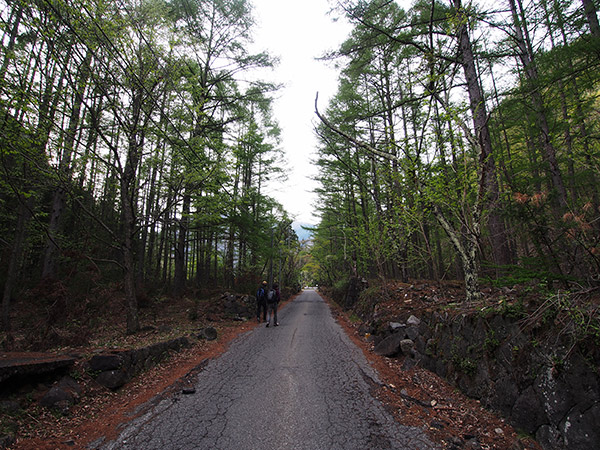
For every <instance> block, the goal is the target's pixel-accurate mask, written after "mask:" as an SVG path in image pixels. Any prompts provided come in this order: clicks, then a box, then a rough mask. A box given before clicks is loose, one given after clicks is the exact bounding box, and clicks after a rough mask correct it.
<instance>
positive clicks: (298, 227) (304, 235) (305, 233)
mask: <svg viewBox="0 0 600 450" xmlns="http://www.w3.org/2000/svg"><path fill="white" fill-rule="evenodd" d="M314 226H315V225H313V224H309V223H302V222H293V223H292V228H293V229H294V231H295V232H296V234H297V235H298V239H300V240H301V241H305V240H307V239H311V238H312V232H311V231H309V230H305V229H304V228H302V227H314Z"/></svg>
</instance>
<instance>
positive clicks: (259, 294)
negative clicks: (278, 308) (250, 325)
mask: <svg viewBox="0 0 600 450" xmlns="http://www.w3.org/2000/svg"><path fill="white" fill-rule="evenodd" d="M261 311H262V316H263V321H266V320H267V282H266V281H263V282H262V284H261V285H260V287H259V288H258V291H256V321H257V322H258V323H260V313H261Z"/></svg>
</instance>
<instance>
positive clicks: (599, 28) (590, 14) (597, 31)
mask: <svg viewBox="0 0 600 450" xmlns="http://www.w3.org/2000/svg"><path fill="white" fill-rule="evenodd" d="M581 2H582V3H583V9H584V11H585V16H586V17H587V20H588V24H589V25H590V33H591V34H592V36H594V37H600V24H599V23H598V14H597V12H596V5H594V1H593V0H581Z"/></svg>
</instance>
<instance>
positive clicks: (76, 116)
mask: <svg viewBox="0 0 600 450" xmlns="http://www.w3.org/2000/svg"><path fill="white" fill-rule="evenodd" d="M91 59H92V53H91V52H88V53H87V55H86V57H85V59H84V61H83V62H82V64H81V66H80V68H79V71H78V76H77V85H76V86H75V92H74V97H75V100H74V103H73V106H72V109H71V115H70V117H69V125H68V128H67V131H66V135H65V137H64V139H63V148H62V154H61V158H60V162H59V167H58V186H57V187H56V191H55V192H54V196H53V198H52V208H51V213H50V222H49V224H48V241H47V243H46V253H45V255H44V265H43V269H42V278H54V277H55V276H56V264H57V261H56V258H57V252H58V250H59V249H58V245H57V241H58V239H59V234H60V227H61V220H62V217H63V214H64V209H65V206H66V196H67V185H68V184H69V182H70V181H71V163H72V159H73V152H74V151H75V138H76V135H77V130H78V128H79V123H80V120H81V107H82V105H83V93H84V91H85V89H86V87H87V82H88V78H89V75H90V62H91Z"/></svg>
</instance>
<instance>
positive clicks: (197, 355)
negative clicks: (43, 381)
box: [0, 282, 540, 450]
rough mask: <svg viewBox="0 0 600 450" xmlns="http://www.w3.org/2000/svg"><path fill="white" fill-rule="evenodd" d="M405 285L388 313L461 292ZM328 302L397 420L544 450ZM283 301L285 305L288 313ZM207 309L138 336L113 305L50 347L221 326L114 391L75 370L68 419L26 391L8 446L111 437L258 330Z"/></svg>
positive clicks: (135, 340)
mask: <svg viewBox="0 0 600 450" xmlns="http://www.w3.org/2000/svg"><path fill="white" fill-rule="evenodd" d="M407 288H409V286H405V285H398V286H395V287H393V288H391V289H390V287H389V286H388V294H390V295H386V296H385V300H383V301H382V302H380V303H379V304H378V310H379V311H380V312H381V314H382V315H383V316H388V315H389V317H397V316H398V315H399V314H403V315H405V314H406V313H410V312H414V313H415V315H418V312H420V311H422V309H423V308H430V307H431V303H430V301H428V300H426V299H433V298H435V299H438V300H439V299H443V300H445V302H452V301H454V299H455V296H460V295H461V294H460V291H459V289H458V288H456V289H455V288H452V287H450V286H449V287H447V289H443V288H442V289H440V286H439V285H438V284H433V283H427V282H421V283H413V284H412V285H410V290H411V291H414V292H418V294H419V295H418V296H415V299H414V300H411V301H409V302H406V292H405V291H406V289H407ZM292 299H293V298H292ZM292 299H290V300H292ZM290 300H288V301H290ZM328 302H329V303H330V305H331V309H332V313H333V314H334V316H335V318H336V320H337V321H338V323H339V324H340V325H341V326H342V328H343V329H344V330H345V331H346V332H347V334H348V336H349V337H350V338H351V339H352V341H353V342H354V343H355V344H356V345H357V346H358V347H359V348H360V349H361V350H362V351H363V353H364V354H365V356H366V358H367V359H368V360H369V361H370V363H371V364H372V366H373V367H374V368H375V369H377V371H378V372H379V374H380V378H381V381H382V385H381V386H380V387H379V388H378V389H377V393H376V395H377V397H378V398H379V399H380V400H381V401H382V403H383V404H384V405H385V406H386V407H387V408H388V410H389V411H390V412H391V413H392V414H393V415H394V416H395V417H396V419H397V420H398V422H399V423H402V424H404V425H410V426H417V427H420V428H422V429H424V430H425V431H426V432H427V433H428V434H429V435H430V437H431V439H432V440H434V441H435V442H438V443H439V444H440V446H441V447H442V448H444V449H459V448H467V449H469V448H470V449H481V450H484V449H498V450H500V449H501V450H517V449H531V450H534V449H535V450H539V448H540V447H539V446H538V445H537V444H536V443H535V441H533V440H532V439H531V438H529V437H527V436H522V435H519V433H518V432H517V431H516V430H515V429H513V428H512V427H511V426H510V425H508V424H507V423H506V422H505V421H504V420H503V419H502V418H500V417H498V416H497V415H495V414H494V413H492V412H489V411H487V410H485V409H484V408H483V407H482V406H481V405H480V404H479V402H478V401H477V400H473V399H470V398H468V397H466V396H464V395H463V394H461V393H460V392H459V391H458V390H457V389H456V388H455V387H453V386H451V385H450V384H448V383H447V382H445V381H444V380H443V379H441V378H440V377H438V376H437V375H435V374H433V373H431V372H429V371H427V370H425V369H422V368H419V367H415V368H413V369H410V370H408V371H405V370H402V368H401V367H402V360H401V359H398V358H387V357H382V356H378V355H375V354H374V353H373V344H372V343H370V342H369V341H368V340H367V339H365V337H364V336H362V335H360V334H359V333H358V328H359V326H360V323H359V322H358V321H357V320H356V318H351V317H349V316H348V315H347V314H346V313H344V312H343V311H342V309H341V308H339V307H338V306H337V305H335V304H334V303H333V302H331V301H329V300H328ZM286 303H287V302H284V303H283V305H282V306H281V307H282V308H285V305H286ZM442 303H443V302H442ZM202 305H207V307H208V303H200V304H198V302H193V301H192V300H189V299H185V298H183V299H180V300H169V301H168V302H161V303H160V304H158V305H154V306H153V307H149V308H146V309H144V310H142V323H143V324H144V325H146V324H151V325H152V326H151V327H148V328H147V330H146V331H143V332H141V333H138V334H136V335H134V336H125V335H124V332H123V331H124V330H123V329H122V325H117V324H121V323H122V322H123V319H122V317H119V314H120V312H119V308H109V310H112V311H114V312H113V314H114V317H113V319H114V320H112V321H110V320H109V321H107V322H106V323H112V324H113V325H114V326H105V327H99V328H98V329H97V330H96V332H95V333H94V336H92V337H91V339H89V340H88V342H86V345H85V346H79V347H68V346H66V347H62V348H55V349H53V350H54V351H58V352H63V353H66V352H69V353H73V352H76V353H78V354H80V355H91V354H94V353H95V352H100V351H103V350H110V349H117V348H131V347H133V346H135V347H142V346H145V345H150V344H152V343H155V342H157V341H160V340H167V339H169V338H172V337H174V336H181V335H186V334H187V335H193V334H194V332H196V331H197V330H198V329H199V326H200V324H201V323H206V322H205V321H206V320H209V321H210V322H209V324H210V325H211V326H214V327H215V328H216V329H217V331H218V336H219V337H218V339H217V340H215V341H205V340H194V342H193V346H192V347H191V348H187V349H184V350H183V351H180V352H178V353H174V354H173V355H171V356H170V357H169V358H168V359H167V360H165V361H163V362H162V363H160V364H159V365H157V366H156V367H154V368H152V369H150V370H148V371H147V372H144V373H143V374H141V375H139V376H137V377H136V378H135V379H134V380H133V381H132V382H130V383H128V384H127V385H126V386H124V387H123V388H121V389H119V390H118V391H116V392H112V391H109V390H106V389H104V388H101V387H99V386H98V385H97V384H96V383H94V382H93V381H92V379H91V378H90V377H89V375H88V374H86V372H85V370H84V369H83V368H82V367H76V368H75V370H74V371H73V372H72V375H76V376H77V379H78V381H79V382H80V383H81V384H82V385H83V387H84V388H83V394H82V395H81V398H80V401H79V402H78V403H77V404H75V405H73V406H72V407H71V408H70V410H69V413H68V414H67V415H60V414H57V413H56V412H52V411H49V410H47V409H45V408H42V407H39V406H36V395H35V394H33V395H32V394H26V395H27V396H28V398H27V400H28V401H29V407H28V408H27V409H25V410H24V412H23V413H22V414H20V415H19V416H18V417H14V418H13V419H12V420H14V421H16V422H17V424H16V425H18V430H19V431H18V436H17V441H16V443H15V444H13V445H12V446H11V447H9V448H10V449H15V450H22V449H39V450H44V449H48V450H49V449H63V448H65V449H67V448H68V449H82V450H83V449H85V448H89V447H87V446H88V445H89V444H90V443H91V442H94V441H95V440H97V439H99V438H101V437H102V436H105V437H107V438H110V437H113V438H114V437H116V435H117V434H118V432H119V429H120V425H121V424H124V423H126V422H128V421H130V420H132V418H133V417H134V416H135V414H136V411H138V413H139V407H140V406H141V405H143V404H145V403H146V402H148V401H150V400H151V399H153V398H155V397H156V396H157V395H169V393H174V392H177V391H178V390H181V387H182V384H184V383H185V382H186V380H188V379H189V378H190V375H193V373H195V372H196V371H198V370H201V368H202V367H203V364H204V363H205V362H206V361H207V360H210V359H211V358H215V357H217V356H219V355H220V354H222V353H223V352H225V351H226V350H227V348H228V346H229V344H230V343H231V342H232V340H234V339H235V338H236V337H238V336H240V335H241V334H243V333H246V332H248V331H250V330H252V329H253V328H254V327H256V326H258V324H257V323H255V322H254V321H246V322H243V321H232V320H230V319H227V318H226V317H224V316H222V315H220V314H218V312H217V313H216V312H215V310H214V307H211V308H210V310H208V309H207V310H206V311H202V310H200V311H198V315H197V317H196V313H194V318H195V321H191V320H190V311H191V310H193V309H194V308H198V306H200V309H202ZM407 308H408V309H407ZM399 309H403V310H402V311H400V310H399ZM351 319H352V320H351ZM57 332H58V331H57ZM196 334H197V333H196ZM136 408H137V409H136ZM0 431H1V430H0Z"/></svg>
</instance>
